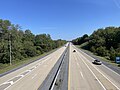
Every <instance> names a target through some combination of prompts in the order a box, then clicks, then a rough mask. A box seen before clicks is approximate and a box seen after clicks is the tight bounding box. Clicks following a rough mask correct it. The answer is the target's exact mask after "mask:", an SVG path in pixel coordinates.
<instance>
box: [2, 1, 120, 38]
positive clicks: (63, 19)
mask: <svg viewBox="0 0 120 90" xmlns="http://www.w3.org/2000/svg"><path fill="white" fill-rule="evenodd" d="M0 19H4V20H10V21H11V23H13V24H19V25H20V26H21V27H22V30H26V29H30V30H31V32H32V33H34V34H35V35H37V34H43V33H46V34H50V35H51V37H52V39H55V40H56V39H65V40H72V39H75V38H77V37H81V36H82V35H84V34H88V35H90V34H92V32H93V31H95V30H97V29H99V28H105V27H108V26H115V27H118V26H120V0H0Z"/></svg>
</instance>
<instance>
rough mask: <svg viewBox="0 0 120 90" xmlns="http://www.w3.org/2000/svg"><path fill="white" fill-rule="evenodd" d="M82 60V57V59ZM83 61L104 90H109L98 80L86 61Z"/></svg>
mask: <svg viewBox="0 0 120 90" xmlns="http://www.w3.org/2000/svg"><path fill="white" fill-rule="evenodd" d="M80 58H81V57H80ZM81 60H82V61H83V62H84V64H85V65H86V66H87V68H88V69H89V70H90V72H91V73H92V74H93V76H94V77H95V78H96V79H97V81H98V82H99V84H100V85H101V86H102V88H103V89H104V90H107V89H106V88H105V87H104V85H103V84H102V83H101V81H100V80H99V79H98V78H97V76H96V75H95V74H94V73H93V71H92V70H91V69H90V67H89V66H88V65H87V64H86V63H85V61H84V60H83V59H82V58H81Z"/></svg>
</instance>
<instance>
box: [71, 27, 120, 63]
mask: <svg viewBox="0 0 120 90" xmlns="http://www.w3.org/2000/svg"><path fill="white" fill-rule="evenodd" d="M72 42H73V44H75V45H81V44H83V43H85V42H87V44H85V45H83V47H82V48H84V49H87V50H89V51H91V52H93V53H95V54H97V55H99V56H102V57H105V58H107V59H109V60H111V61H114V60H115V57H117V56H120V27H106V28H104V29H103V28H101V29H98V30H96V31H94V32H93V33H92V34H91V35H90V36H88V35H87V34H85V35H83V36H82V37H79V38H77V39H74V40H72Z"/></svg>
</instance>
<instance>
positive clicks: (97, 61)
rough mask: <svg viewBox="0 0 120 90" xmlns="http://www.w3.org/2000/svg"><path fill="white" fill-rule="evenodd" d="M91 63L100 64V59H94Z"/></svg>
mask: <svg viewBox="0 0 120 90" xmlns="http://www.w3.org/2000/svg"><path fill="white" fill-rule="evenodd" d="M93 64H96V65H101V64H102V62H101V61H100V60H97V59H96V60H94V62H93Z"/></svg>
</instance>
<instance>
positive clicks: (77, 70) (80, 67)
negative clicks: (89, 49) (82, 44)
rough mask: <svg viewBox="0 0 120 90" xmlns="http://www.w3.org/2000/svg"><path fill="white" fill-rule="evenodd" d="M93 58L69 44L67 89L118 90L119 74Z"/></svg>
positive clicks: (119, 85) (119, 89) (119, 87)
mask: <svg viewBox="0 0 120 90" xmlns="http://www.w3.org/2000/svg"><path fill="white" fill-rule="evenodd" d="M73 50H76V52H73ZM93 60H94V59H93V58H92V57H90V56H88V55H87V54H85V53H84V52H82V51H81V50H79V49H78V48H76V47H75V46H74V45H72V44H71V45H70V55H69V79H68V90H120V75H118V74H117V73H116V72H114V71H112V70H111V69H109V68H107V67H106V66H105V65H94V64H93V63H92V62H93Z"/></svg>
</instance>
